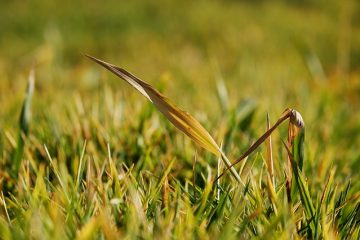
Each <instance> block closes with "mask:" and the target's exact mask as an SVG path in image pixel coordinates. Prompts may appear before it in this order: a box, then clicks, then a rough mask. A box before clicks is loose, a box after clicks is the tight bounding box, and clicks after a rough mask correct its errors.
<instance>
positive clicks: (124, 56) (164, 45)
mask: <svg viewBox="0 0 360 240" xmlns="http://www.w3.org/2000/svg"><path fill="white" fill-rule="evenodd" d="M83 53H86V54H90V55H93V56H95V57H98V58H100V59H104V60H106V61H108V62H111V63H113V64H115V65H118V66H122V67H124V68H125V69H127V70H129V71H130V72H132V73H134V74H135V75H137V76H139V77H140V78H142V79H144V80H146V81H148V82H150V83H151V84H153V85H154V86H156V88H158V89H160V90H161V91H162V92H163V93H164V94H165V95H167V96H168V97H169V98H170V99H172V100H173V101H174V102H176V103H177V104H178V105H180V106H182V107H183V108H184V109H186V110H188V111H189V112H190V113H192V114H193V115H195V117H196V118H197V119H199V120H200V121H201V122H202V123H204V125H205V126H206V127H207V129H211V131H210V132H212V133H215V135H216V134H217V130H216V129H218V128H217V127H218V125H219V124H218V122H219V121H220V120H219V119H221V117H222V115H223V114H224V113H226V111H227V109H228V108H235V107H236V106H237V105H238V104H241V103H243V102H244V101H245V102H246V101H247V102H248V101H251V102H253V103H254V104H255V105H256V109H257V111H256V116H257V117H256V120H254V121H253V122H252V125H251V126H250V127H251V129H253V130H254V132H255V135H259V134H260V133H261V132H263V131H264V130H265V123H266V122H265V117H266V113H267V112H269V114H270V118H271V120H272V122H274V121H275V120H276V119H277V117H278V116H280V115H281V112H282V111H283V110H284V109H285V108H287V107H291V108H295V109H297V110H298V111H299V112H300V113H302V115H303V117H304V120H305V123H306V126H307V145H308V148H310V149H311V151H310V152H309V156H310V159H317V162H316V163H314V164H315V165H321V164H322V163H321V161H322V160H323V159H330V160H329V161H326V164H327V165H328V166H327V167H330V166H332V165H334V164H336V165H337V166H338V168H339V170H341V172H342V173H343V174H344V176H351V175H352V176H355V175H356V177H357V176H358V175H357V173H356V172H355V171H353V170H352V169H359V167H360V150H359V147H358V146H359V144H360V140H359V133H360V112H359V100H360V71H359V67H360V4H359V3H358V1H356V0H318V1H311V0H274V1H265V0H256V1H250V0H249V1H245V0H243V1H235V0H233V1H231V0H223V1H220V0H212V1H204V0H200V1H187V0H185V1H166V0H158V1H139V0H133V1H115V0H110V1H98V0H95V1H85V0H80V1H70V0H63V1H61V2H60V1H45V0H32V1H26V0H1V2H0V117H1V118H0V128H1V129H5V130H4V131H8V132H10V133H11V132H13V133H15V132H16V129H17V125H18V120H17V119H18V117H19V114H20V106H21V103H22V100H23V98H24V91H25V88H26V82H27V77H28V73H29V71H30V69H31V68H32V66H34V67H35V71H36V92H35V95H34V105H33V106H34V107H33V117H34V119H35V120H34V121H33V122H34V124H33V132H34V134H36V135H37V137H39V138H41V136H43V138H44V140H43V141H51V140H49V137H48V136H49V135H46V133H45V132H46V131H50V130H46V129H51V128H53V126H52V125H51V124H50V123H53V122H56V125H55V126H57V128H58V129H57V130H56V131H55V130H54V132H58V133H59V134H60V135H61V134H62V133H65V132H66V131H67V129H68V128H69V124H71V123H72V120H71V117H68V116H67V112H68V111H69V110H68V109H69V108H72V106H73V105H74V106H75V107H74V108H77V109H82V108H83V109H85V110H84V111H85V112H86V111H87V110H89V111H90V110H91V109H92V108H91V106H92V105H93V104H94V102H97V101H99V98H101V96H102V95H101V93H103V92H105V93H108V94H113V95H114V96H115V97H114V99H115V100H114V103H113V105H114V108H111V107H109V109H108V111H109V112H111V111H115V110H114V109H115V108H116V107H117V106H120V107H121V106H123V105H121V104H125V108H126V106H128V109H130V107H134V108H132V109H135V112H136V111H138V110H136V109H141V105H142V104H145V103H146V101H145V100H144V99H143V97H142V96H140V95H139V94H138V93H136V92H135V91H132V89H130V87H129V86H127V85H126V84H124V83H123V82H121V81H120V80H118V79H116V78H115V77H113V76H112V75H111V74H110V73H108V72H105V71H103V70H102V69H101V68H100V67H98V66H96V65H95V64H94V63H92V62H90V61H89V60H88V59H86V58H85V57H84V56H83V55H82V54H83ZM79 99H81V101H79ZM120 103H121V104H120ZM81 104H83V106H82V105H81ZM126 104H128V105H126ZM146 104H148V103H146ZM80 105H81V106H80ZM101 106H102V105H101V104H100V107H101ZM106 106H112V105H111V104H110V105H106ZM129 106H130V107H129ZM78 111H80V112H81V110H78ZM139 111H140V110H139ZM125 113H126V111H125ZM65 118H66V119H67V120H63V119H65ZM125 118H126V119H127V120H128V121H131V118H132V115H131V114H129V115H127V116H125ZM133 118H136V115H135V116H133ZM49 119H50V120H49ZM36 124H39V125H41V126H42V128H39V129H37V128H36V126H34V125H36ZM44 129H45V130H44ZM46 136H47V137H46ZM284 136H286V135H284ZM217 140H219V139H217ZM234 144H236V143H234ZM245 145H247V143H244V146H245ZM318 169H322V168H320V167H319V168H318Z"/></svg>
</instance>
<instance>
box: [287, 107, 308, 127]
mask: <svg viewBox="0 0 360 240" xmlns="http://www.w3.org/2000/svg"><path fill="white" fill-rule="evenodd" d="M290 123H291V124H294V125H295V126H297V127H299V128H303V127H305V123H304V120H303V118H302V116H301V114H300V113H299V112H298V111H296V110H294V109H291V114H290Z"/></svg>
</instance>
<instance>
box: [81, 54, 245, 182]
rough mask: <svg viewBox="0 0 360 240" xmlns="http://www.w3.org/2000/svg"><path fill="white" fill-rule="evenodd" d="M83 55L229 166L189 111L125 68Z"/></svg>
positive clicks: (212, 140)
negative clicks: (150, 103) (134, 90)
mask: <svg viewBox="0 0 360 240" xmlns="http://www.w3.org/2000/svg"><path fill="white" fill-rule="evenodd" d="M85 56H87V57H88V58H90V59H91V60H93V61H94V62H96V63H98V64H99V65H101V66H103V67H104V68H106V69H108V70H109V71H110V72H112V73H114V74H115V75H117V76H118V77H120V78H122V79H123V80H125V81H126V82H127V83H129V84H130V85H131V86H133V87H134V88H135V89H136V90H138V91H139V92H140V93H141V94H142V95H144V96H145V97H146V98H147V99H148V100H149V101H150V102H152V103H153V104H154V105H155V107H156V108H157V109H158V110H159V111H160V112H161V113H162V114H163V115H164V116H165V117H166V118H167V119H168V120H169V121H170V122H171V123H172V124H173V125H174V126H175V127H176V128H178V129H179V130H180V131H182V132H183V133H185V134H186V135H187V136H188V137H190V138H191V140H193V141H194V142H195V143H197V144H198V145H199V146H201V147H203V148H205V149H206V150H208V151H210V152H211V153H213V154H215V155H216V156H218V157H220V156H221V158H222V159H223V161H224V162H225V164H226V166H228V167H230V165H231V163H230V161H229V160H228V159H227V158H226V156H225V154H224V153H223V152H222V151H221V149H220V148H219V146H218V145H217V144H216V143H215V141H214V139H213V138H212V137H211V135H210V134H209V133H208V131H206V129H205V128H204V127H203V126H202V125H201V124H200V123H199V122H198V121H197V120H196V119H195V118H194V117H192V116H191V115H190V114H189V113H187V112H185V111H184V110H182V109H180V108H179V107H177V106H176V105H175V104H173V103H171V101H170V100H169V99H168V98H167V97H165V96H164V95H162V94H161V93H160V92H159V91H157V90H156V89H154V88H153V87H152V86H151V85H150V84H148V83H146V82H144V81H143V80H141V79H139V78H137V77H136V76H134V75H132V74H131V73H129V72H127V71H126V70H125V69H122V68H119V67H117V66H115V65H112V64H110V63H107V62H104V61H102V60H99V59H97V58H95V57H92V56H89V55H85ZM231 173H232V174H233V176H234V177H235V178H236V179H237V180H238V181H239V182H241V179H240V176H239V174H238V173H237V172H236V170H235V168H233V167H232V168H231Z"/></svg>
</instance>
